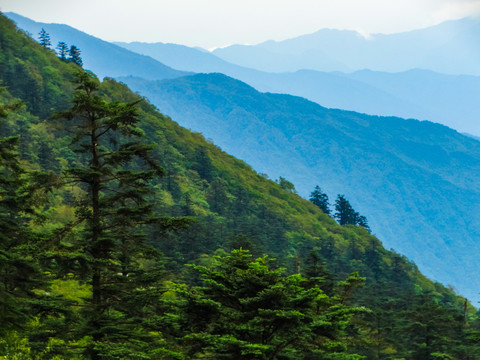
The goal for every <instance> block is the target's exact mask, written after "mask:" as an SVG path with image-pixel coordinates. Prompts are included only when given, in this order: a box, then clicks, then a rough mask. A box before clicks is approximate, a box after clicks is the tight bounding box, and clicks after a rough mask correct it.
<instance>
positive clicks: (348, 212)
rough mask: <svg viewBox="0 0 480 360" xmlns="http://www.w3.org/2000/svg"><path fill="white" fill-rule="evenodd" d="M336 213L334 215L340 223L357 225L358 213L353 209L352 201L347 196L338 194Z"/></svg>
mask: <svg viewBox="0 0 480 360" xmlns="http://www.w3.org/2000/svg"><path fill="white" fill-rule="evenodd" d="M335 211H336V212H335V214H334V215H333V217H334V218H335V219H337V221H338V223H339V224H340V225H349V224H350V225H356V222H357V213H356V211H355V210H353V208H352V205H350V202H349V201H348V200H347V199H346V198H345V195H340V194H339V195H338V196H337V199H336V200H335Z"/></svg>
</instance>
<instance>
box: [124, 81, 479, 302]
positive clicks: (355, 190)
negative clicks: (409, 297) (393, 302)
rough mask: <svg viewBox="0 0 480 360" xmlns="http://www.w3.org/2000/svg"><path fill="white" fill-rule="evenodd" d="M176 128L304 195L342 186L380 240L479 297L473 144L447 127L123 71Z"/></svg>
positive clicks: (240, 86)
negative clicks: (199, 136)
mask: <svg viewBox="0 0 480 360" xmlns="http://www.w3.org/2000/svg"><path fill="white" fill-rule="evenodd" d="M121 80H122V81H123V82H125V83H126V84H127V85H129V87H131V88H132V89H133V90H135V91H138V92H140V93H141V94H142V95H144V96H146V97H147V98H148V99H150V100H151V101H152V102H153V103H154V104H155V105H156V106H157V107H158V108H159V109H160V110H161V111H162V112H164V113H165V114H168V115H170V116H171V117H172V118H173V119H175V120H176V121H178V122H179V123H180V124H181V125H182V126H185V127H187V128H191V129H192V130H193V131H199V132H202V133H203V134H204V135H205V136H206V137H207V138H211V139H212V140H213V141H214V142H215V143H216V144H218V145H219V146H220V147H221V148H222V149H223V150H225V151H226V152H228V153H230V154H233V155H234V156H236V157H239V158H241V159H243V160H245V161H246V162H247V163H249V164H251V165H252V166H253V167H254V168H255V169H256V170H257V171H260V172H263V173H266V174H269V175H270V176H272V177H274V178H278V177H279V176H283V177H286V178H287V179H288V180H290V181H292V182H293V183H294V184H295V185H296V187H297V190H298V192H299V193H300V194H301V195H302V196H305V197H306V196H308V194H309V193H310V192H311V191H312V190H313V188H314V186H315V185H317V184H319V185H320V186H321V187H322V188H323V189H324V190H325V191H326V192H327V193H328V195H329V196H330V199H331V201H332V202H333V201H334V200H335V196H336V194H338V193H342V194H345V195H346V197H347V198H348V199H350V200H351V203H352V204H353V206H354V208H355V209H356V210H357V211H359V212H360V213H361V214H364V215H366V216H367V218H368V220H369V222H370V225H371V227H372V229H373V232H374V233H375V234H376V235H377V236H378V237H379V239H381V240H382V241H383V243H384V244H385V246H386V247H387V248H390V247H392V248H394V249H395V250H397V251H399V252H401V253H403V254H405V255H407V256H408V257H409V258H411V259H413V260H414V261H415V262H416V263H417V264H418V265H419V266H420V268H421V269H422V271H423V272H424V273H425V274H427V275H428V276H430V277H432V278H434V279H437V280H439V281H442V282H443V283H445V284H454V285H455V287H457V288H458V290H459V291H460V292H461V293H462V294H464V295H465V296H468V297H469V298H470V299H479V300H480V298H479V295H478V289H480V280H478V279H476V278H472V277H468V278H467V277H465V276H464V274H465V273H474V272H475V271H476V270H477V269H478V254H479V253H480V236H479V234H480V183H479V182H478V178H479V176H480V142H479V141H477V140H474V139H472V138H469V137H465V136H463V135H461V134H459V133H458V132H456V131H454V130H451V129H449V128H447V127H445V126H442V125H438V124H434V123H431V122H420V121H418V120H404V119H400V118H393V117H377V116H368V115H362V114H358V113H354V112H348V111H342V110H331V109H326V108H323V107H321V106H319V105H318V104H315V103H312V102H309V101H307V100H305V99H302V98H298V97H293V96H289V95H277V94H264V93H259V92H258V91H256V90H255V89H253V88H252V87H250V86H248V85H246V84H245V83H242V82H240V81H237V80H234V79H232V78H229V77H227V76H225V75H221V74H198V75H195V76H189V77H184V78H178V79H171V80H162V81H146V80H143V79H138V78H132V77H127V78H122V79H121Z"/></svg>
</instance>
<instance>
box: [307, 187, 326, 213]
mask: <svg viewBox="0 0 480 360" xmlns="http://www.w3.org/2000/svg"><path fill="white" fill-rule="evenodd" d="M309 200H310V201H311V202H312V203H314V204H315V205H317V206H318V207H319V208H320V209H321V210H322V211H323V212H324V213H325V214H327V215H330V213H331V210H330V204H329V202H328V195H327V194H325V193H323V192H322V189H321V188H320V186H318V185H317V186H315V189H314V190H313V191H312V193H311V194H310V199H309Z"/></svg>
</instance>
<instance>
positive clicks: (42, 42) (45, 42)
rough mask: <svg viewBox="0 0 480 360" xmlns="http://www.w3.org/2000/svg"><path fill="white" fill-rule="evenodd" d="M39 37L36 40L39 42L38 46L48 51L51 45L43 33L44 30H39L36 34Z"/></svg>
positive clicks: (46, 35)
mask: <svg viewBox="0 0 480 360" xmlns="http://www.w3.org/2000/svg"><path fill="white" fill-rule="evenodd" d="M38 35H39V37H38V39H39V40H40V45H42V46H43V47H44V48H47V49H50V46H51V45H52V43H51V42H50V35H49V34H48V33H47V32H46V31H45V29H44V28H42V30H40V32H39V33H38Z"/></svg>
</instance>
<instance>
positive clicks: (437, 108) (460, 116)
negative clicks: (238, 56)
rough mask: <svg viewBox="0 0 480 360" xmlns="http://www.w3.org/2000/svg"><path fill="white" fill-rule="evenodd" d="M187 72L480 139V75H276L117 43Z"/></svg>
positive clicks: (196, 54) (202, 55)
mask: <svg viewBox="0 0 480 360" xmlns="http://www.w3.org/2000/svg"><path fill="white" fill-rule="evenodd" d="M116 44H118V45H119V46H122V47H125V48H127V49H129V50H131V51H135V52H137V53H139V54H143V55H148V56H151V57H152V58H154V59H156V60H158V61H160V62H162V63H164V64H166V65H168V66H172V67H175V68H177V69H180V70H184V71H193V72H197V73H211V72H219V73H223V74H225V75H228V76H230V77H233V78H235V79H238V80H241V81H243V82H246V83H248V84H249V85H251V86H253V87H254V88H255V89H257V90H258V91H261V92H274V93H285V94H291V95H296V96H301V97H304V98H306V99H308V100H311V101H315V102H317V103H318V104H320V105H322V106H325V107H329V108H338V109H344V110H352V111H357V112H362V113H367V114H374V115H384V116H399V117H403V118H415V119H422V120H423V119H426V120H430V121H434V122H438V123H440V124H443V125H447V126H449V127H451V128H454V129H456V130H458V131H460V132H468V133H471V134H476V135H477V136H478V135H480V123H479V122H478V116H477V114H478V113H479V112H480V103H479V102H478V101H477V97H476V94H478V93H479V92H480V77H478V76H467V75H445V74H440V73H436V72H432V71H428V70H420V69H414V70H408V71H404V72H401V73H385V72H379V71H371V70H362V71H356V72H353V73H341V72H338V71H337V72H321V71H314V70H298V71H296V72H291V73H271V72H262V71H258V70H254V69H249V68H245V67H241V66H238V65H234V64H231V63H228V62H226V61H224V60H222V59H220V58H218V57H216V56H215V55H213V54H211V53H206V52H201V51H199V50H196V49H193V48H189V47H186V46H182V45H176V44H163V43H152V44H149V43H141V42H133V43H116Z"/></svg>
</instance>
